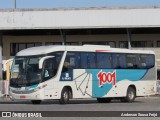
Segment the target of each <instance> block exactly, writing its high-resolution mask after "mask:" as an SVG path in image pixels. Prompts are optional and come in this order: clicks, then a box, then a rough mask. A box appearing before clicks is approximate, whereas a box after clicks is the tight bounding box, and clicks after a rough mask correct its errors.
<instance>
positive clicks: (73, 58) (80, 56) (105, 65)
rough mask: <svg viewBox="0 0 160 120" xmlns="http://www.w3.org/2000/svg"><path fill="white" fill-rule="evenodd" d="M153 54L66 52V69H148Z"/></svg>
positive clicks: (151, 62) (152, 60)
mask: <svg viewBox="0 0 160 120" xmlns="http://www.w3.org/2000/svg"><path fill="white" fill-rule="evenodd" d="M154 61H155V58H154V55H151V54H128V53H127V54H125V53H94V52H67V56H66V59H65V62H67V63H68V69H149V68H152V67H154Z"/></svg>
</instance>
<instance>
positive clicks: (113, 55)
mask: <svg viewBox="0 0 160 120" xmlns="http://www.w3.org/2000/svg"><path fill="white" fill-rule="evenodd" d="M118 59H119V55H118V54H112V63H113V69H115V68H120V66H119V64H118V62H119V60H118Z"/></svg>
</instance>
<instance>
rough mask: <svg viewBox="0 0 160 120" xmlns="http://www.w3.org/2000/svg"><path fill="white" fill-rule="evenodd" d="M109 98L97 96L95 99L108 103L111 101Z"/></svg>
mask: <svg viewBox="0 0 160 120" xmlns="http://www.w3.org/2000/svg"><path fill="white" fill-rule="evenodd" d="M111 100H112V99H111V98H97V101H98V102H99V103H110V102H111Z"/></svg>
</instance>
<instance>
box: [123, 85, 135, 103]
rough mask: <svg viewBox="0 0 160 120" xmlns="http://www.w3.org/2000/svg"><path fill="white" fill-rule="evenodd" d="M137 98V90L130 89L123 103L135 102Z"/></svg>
mask: <svg viewBox="0 0 160 120" xmlns="http://www.w3.org/2000/svg"><path fill="white" fill-rule="evenodd" d="M135 98H136V90H135V89H134V88H133V87H129V88H128V90H127V94H126V97H125V98H121V99H120V101H121V102H133V101H134V100H135Z"/></svg>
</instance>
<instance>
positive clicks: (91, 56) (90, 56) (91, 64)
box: [88, 53, 96, 68]
mask: <svg viewBox="0 0 160 120" xmlns="http://www.w3.org/2000/svg"><path fill="white" fill-rule="evenodd" d="M88 67H89V68H96V55H95V53H89V54H88Z"/></svg>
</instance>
